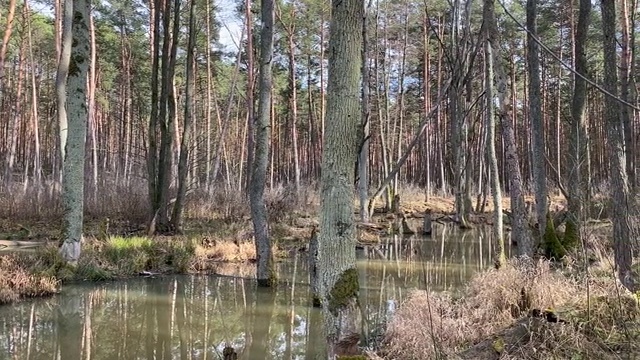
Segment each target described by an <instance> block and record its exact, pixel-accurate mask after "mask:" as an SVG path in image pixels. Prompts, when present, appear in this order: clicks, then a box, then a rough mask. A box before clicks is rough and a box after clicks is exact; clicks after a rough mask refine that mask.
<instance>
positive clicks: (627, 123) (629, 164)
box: [619, 0, 636, 193]
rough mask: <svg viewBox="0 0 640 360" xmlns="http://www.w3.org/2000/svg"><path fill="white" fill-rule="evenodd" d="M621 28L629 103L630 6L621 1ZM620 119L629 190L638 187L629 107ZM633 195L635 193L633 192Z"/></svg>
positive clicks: (624, 92) (623, 89)
mask: <svg viewBox="0 0 640 360" xmlns="http://www.w3.org/2000/svg"><path fill="white" fill-rule="evenodd" d="M620 25H621V26H620V28H621V30H622V38H621V39H620V47H621V51H620V71H619V73H620V98H621V99H622V100H624V101H626V102H628V101H629V90H630V89H629V87H630V79H631V75H632V74H631V72H630V70H631V37H630V25H629V5H628V3H627V0H621V1H620ZM620 117H621V118H622V124H623V132H624V146H625V152H626V168H627V176H628V178H629V190H630V191H631V190H633V189H634V188H635V186H636V181H635V161H634V160H635V159H634V158H635V157H634V154H635V146H634V145H635V144H634V141H633V124H632V109H629V107H627V106H624V105H623V106H620ZM631 193H633V191H632V192H631Z"/></svg>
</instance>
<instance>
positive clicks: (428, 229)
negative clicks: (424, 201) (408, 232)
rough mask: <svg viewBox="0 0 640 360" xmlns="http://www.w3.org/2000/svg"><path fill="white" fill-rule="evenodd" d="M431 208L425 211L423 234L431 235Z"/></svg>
mask: <svg viewBox="0 0 640 360" xmlns="http://www.w3.org/2000/svg"><path fill="white" fill-rule="evenodd" d="M432 230H433V229H432V227H431V209H427V210H426V211H425V212H424V219H423V220H422V235H431V231H432Z"/></svg>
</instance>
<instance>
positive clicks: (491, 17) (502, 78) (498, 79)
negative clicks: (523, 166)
mask: <svg viewBox="0 0 640 360" xmlns="http://www.w3.org/2000/svg"><path fill="white" fill-rule="evenodd" d="M484 6H485V11H486V12H488V13H489V14H488V16H487V18H486V20H487V21H486V22H485V26H487V29H486V31H487V37H488V38H489V39H488V41H490V42H491V43H492V44H498V43H499V42H498V39H499V33H498V27H497V24H496V18H495V3H494V0H485V5H484ZM493 50H494V51H493V54H492V55H493V65H494V70H495V74H494V81H495V86H496V95H497V102H498V104H497V106H498V110H497V115H498V117H499V118H500V123H501V125H502V138H503V140H504V147H505V149H504V152H505V162H506V165H507V166H506V167H507V170H508V172H509V195H510V197H511V213H512V219H511V239H512V241H515V242H517V244H518V249H519V250H520V254H521V255H527V256H533V242H532V238H531V234H530V231H529V228H528V227H527V226H528V225H527V221H526V219H527V216H526V215H527V209H526V206H525V202H524V193H523V191H522V175H521V173H520V164H519V161H518V151H517V147H516V140H515V135H514V131H513V124H512V123H511V120H510V119H509V118H508V115H509V114H508V113H507V110H506V99H507V89H508V86H507V76H506V73H505V70H504V66H503V64H502V57H501V56H500V51H498V48H497V47H496V48H494V49H493ZM503 246H504V245H503Z"/></svg>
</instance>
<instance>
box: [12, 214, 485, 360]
mask: <svg viewBox="0 0 640 360" xmlns="http://www.w3.org/2000/svg"><path fill="white" fill-rule="evenodd" d="M434 230H435V231H434V234H433V235H432V236H431V237H426V238H425V237H419V236H413V237H404V238H403V237H390V238H388V239H386V240H385V241H384V243H383V244H381V245H379V246H377V247H371V248H367V249H364V250H358V269H359V272H360V284H361V293H360V296H361V303H362V304H363V307H364V311H363V314H364V316H365V318H366V320H367V324H368V327H369V329H370V330H371V331H375V329H376V328H379V326H380V324H383V323H384V321H385V320H386V319H388V318H389V317H390V316H391V315H392V313H393V311H394V310H395V309H396V308H397V306H398V304H400V303H402V301H403V299H405V298H406V297H407V296H408V294H409V293H410V291H411V290H412V289H416V288H419V289H424V288H426V287H428V288H430V289H433V290H451V289H456V288H459V287H460V286H462V285H463V284H464V283H465V282H466V281H468V279H469V278H470V277H471V275H473V273H474V272H476V271H478V270H479V269H483V268H486V267H487V266H491V264H492V262H491V259H492V253H493V244H492V243H491V240H490V232H489V231H487V230H486V229H475V230H471V231H466V232H460V231H459V230H457V229H456V228H454V227H450V226H439V227H436V228H434ZM278 266H279V268H278V271H279V276H280V279H281V284H280V286H279V287H278V289H277V291H275V292H269V291H263V290H261V289H256V286H255V283H254V281H253V280H251V279H248V278H234V277H228V276H203V275H199V276H197V275H194V276H186V275H185V276H167V277H158V278H136V279H131V280H127V281H117V282H107V283H98V284H96V283H93V284H78V285H70V286H66V287H64V288H63V290H62V293H61V294H60V295H57V296H55V297H53V298H49V299H37V300H32V301H25V302H21V303H18V304H16V305H7V306H0V360H4V359H20V360H22V359H26V360H31V359H38V360H39V359H47V360H49V359H54V360H56V359H59V360H76V359H78V360H79V359H83V360H91V359H93V360H103V359H104V360H107V359H109V360H111V359H114V360H116V359H148V360H151V359H162V360H165V359H180V360H185V359H189V360H200V359H202V360H205V359H221V358H222V350H223V349H224V347H225V346H227V345H230V346H233V347H234V348H235V349H236V351H238V354H239V358H240V359H305V358H311V357H312V356H313V355H314V354H315V353H317V352H318V351H319V349H321V348H320V347H319V346H322V344H321V341H322V327H321V326H322V321H321V319H320V312H319V310H317V309H314V308H311V307H310V306H309V298H310V294H309V286H308V272H307V261H306V257H304V254H300V255H295V256H294V257H293V259H290V260H287V261H285V262H282V263H280V264H279V265H278Z"/></svg>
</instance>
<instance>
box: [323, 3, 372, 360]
mask: <svg viewBox="0 0 640 360" xmlns="http://www.w3.org/2000/svg"><path fill="white" fill-rule="evenodd" d="M363 16H364V4H363V3H362V1H359V0H343V1H333V2H332V19H331V25H330V30H329V31H330V37H329V49H328V53H329V77H328V86H327V94H328V98H327V104H326V134H325V138H324V146H323V154H322V177H321V200H320V201H321V205H320V209H321V210H320V235H319V238H318V255H317V268H318V275H319V277H318V279H317V281H318V284H317V285H318V289H319V295H320V301H321V303H322V313H323V316H324V323H325V334H326V337H327V343H328V353H329V358H331V359H333V358H334V357H335V356H336V355H340V353H341V344H344V343H345V342H350V340H353V339H354V338H355V339H357V338H358V337H359V334H360V330H359V328H360V325H361V324H360V321H359V316H360V310H359V306H358V291H359V283H358V271H357V269H356V258H355V238H356V227H355V224H354V221H353V212H354V203H353V198H354V188H353V184H354V180H355V174H354V171H353V170H354V164H355V163H356V159H357V156H358V138H359V137H358V127H359V125H360V124H359V123H360V119H361V109H360V105H361V103H360V82H361V68H362V62H361V60H360V59H361V56H362V22H363Z"/></svg>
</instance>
